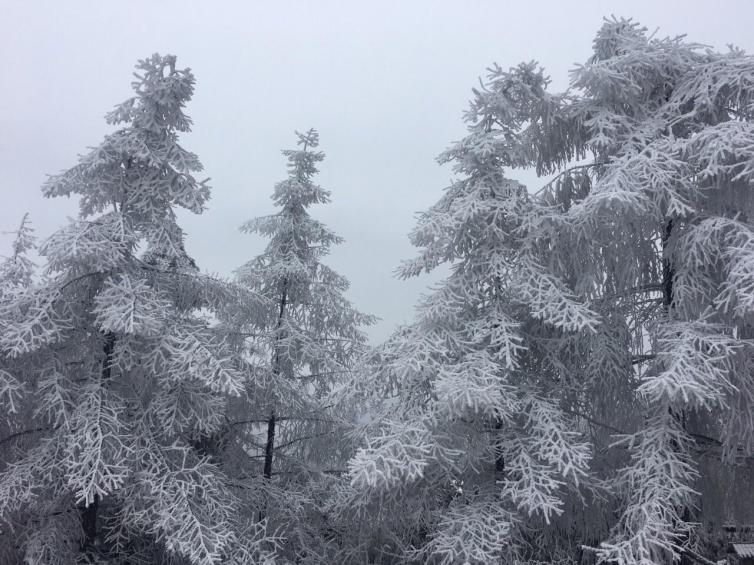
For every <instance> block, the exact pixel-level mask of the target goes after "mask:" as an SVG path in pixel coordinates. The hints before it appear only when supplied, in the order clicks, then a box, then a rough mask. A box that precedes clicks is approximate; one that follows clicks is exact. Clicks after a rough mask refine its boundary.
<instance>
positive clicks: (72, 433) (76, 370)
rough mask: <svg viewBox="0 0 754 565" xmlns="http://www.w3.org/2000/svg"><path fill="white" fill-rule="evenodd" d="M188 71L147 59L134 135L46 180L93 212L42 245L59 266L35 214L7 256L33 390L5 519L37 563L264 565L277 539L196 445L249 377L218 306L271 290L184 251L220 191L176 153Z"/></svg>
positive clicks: (1, 352)
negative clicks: (231, 280) (247, 286)
mask: <svg viewBox="0 0 754 565" xmlns="http://www.w3.org/2000/svg"><path fill="white" fill-rule="evenodd" d="M175 64H176V60H175V57H172V56H165V57H163V56H160V55H153V56H152V57H150V58H148V59H145V60H143V61H140V62H139V65H138V70H139V73H138V74H136V80H135V81H134V83H133V88H134V92H135V94H136V95H135V96H134V97H133V98H131V99H130V100H128V101H126V102H125V103H124V104H121V105H119V106H118V107H117V108H116V109H115V110H114V111H113V112H111V113H110V114H109V115H108V121H109V122H110V123H112V124H122V128H121V129H118V130H117V131H115V132H114V133H112V134H110V135H107V136H106V137H105V140H104V141H103V142H102V143H101V144H100V145H99V146H98V147H96V148H94V149H92V150H91V151H90V152H89V153H87V154H86V155H84V156H82V157H81V158H80V160H79V164H78V165H76V166H74V167H73V168H71V169H69V170H67V171H64V172H62V173H60V174H58V175H56V176H53V177H51V178H50V180H49V181H48V182H47V183H46V185H45V187H44V193H45V195H46V196H50V197H56V196H61V195H66V196H68V195H77V196H78V198H79V204H80V210H81V213H80V217H79V219H77V220H72V221H71V222H70V223H69V224H68V225H67V226H66V227H64V228H62V229H60V230H58V231H57V232H55V233H54V234H53V235H52V236H51V237H50V238H48V239H47V240H46V241H45V242H43V243H42V245H41V247H40V252H41V255H42V256H43V258H44V260H45V268H44V276H43V277H42V278H41V279H39V280H37V281H31V279H30V276H29V274H28V270H29V266H28V264H27V263H26V262H25V261H24V260H23V258H22V256H23V252H24V251H26V250H27V249H28V248H29V246H30V243H29V241H30V240H29V234H28V230H27V229H26V224H23V225H22V229H21V231H20V232H19V238H18V240H17V243H16V245H15V247H14V255H13V257H12V258H11V260H10V261H9V263H6V264H5V265H4V266H3V271H2V274H3V285H4V286H3V293H2V305H1V309H0V324H1V325H2V329H3V331H2V338H1V339H0V376H2V381H1V383H0V386H1V387H2V388H0V392H1V393H2V398H3V399H4V400H7V401H8V402H9V403H11V404H12V403H13V402H14V400H15V396H14V395H15V394H16V393H17V390H16V389H15V388H14V385H13V383H14V382H16V381H18V382H23V385H24V387H27V388H28V389H29V391H30V392H29V394H30V395H31V397H32V399H31V400H30V401H29V403H28V404H27V405H26V406H25V407H24V408H25V412H24V413H23V414H21V415H20V416H19V418H18V421H17V422H15V423H14V424H13V425H14V426H15V430H17V431H15V433H16V438H23V439H25V440H26V441H27V442H28V448H27V449H26V450H24V451H22V452H18V453H17V452H15V451H14V452H13V454H14V455H12V456H11V457H10V459H8V460H6V461H5V464H4V466H3V468H2V470H0V492H1V493H2V495H3V496H2V503H1V506H0V515H2V518H3V520H4V522H5V523H6V524H8V526H9V527H12V528H13V529H12V531H13V532H14V534H13V535H14V536H15V537H16V539H17V540H20V543H19V544H17V546H16V550H17V551H18V552H19V553H18V555H17V556H16V557H14V558H13V559H14V560H15V559H18V560H19V561H20V560H22V559H23V560H25V562H27V563H29V564H30V565H35V564H38V563H39V564H41V563H53V562H60V563H62V562H66V563H67V562H71V561H70V555H74V556H75V555H76V554H77V553H78V554H80V555H81V556H83V557H85V558H87V559H94V560H98V562H104V561H101V560H108V561H107V562H109V563H152V562H154V560H155V559H160V557H159V556H160V555H161V554H163V553H165V555H173V556H174V557H175V558H176V559H184V560H186V561H188V562H190V563H192V564H204V565H211V564H213V563H219V562H221V561H223V562H229V561H228V560H231V559H232V556H233V555H237V554H238V553H239V552H240V551H243V550H241V549H239V548H246V550H245V551H247V553H248V555H247V557H248V559H245V560H244V559H238V560H237V562H244V563H250V562H258V561H251V560H250V559H251V553H255V554H257V556H261V555H262V554H263V553H264V554H265V555H267V554H269V551H271V550H274V548H275V541H274V539H270V540H269V543H268V545H267V546H264V544H265V543H267V542H266V541H265V539H266V538H265V536H266V533H265V531H264V528H262V529H261V530H260V529H259V528H257V529H256V530H252V531H254V532H255V533H254V537H251V538H249V537H248V535H249V531H250V530H249V527H248V526H247V525H245V524H244V523H243V522H241V521H239V518H238V514H237V511H236V509H237V508H238V506H239V504H240V499H238V497H237V496H235V495H234V494H233V492H232V490H231V489H230V487H229V486H228V484H227V478H226V477H225V476H224V475H223V474H222V473H221V472H220V471H219V470H218V469H217V468H216V467H214V466H213V465H211V464H210V463H208V461H207V460H206V457H205V456H203V455H202V454H201V453H200V452H198V451H197V449H196V448H195V447H194V444H195V442H196V441H197V439H198V438H199V437H200V436H201V435H202V434H205V433H207V432H208V431H214V430H216V429H217V428H218V427H219V425H220V419H221V417H222V413H223V410H224V404H225V403H226V400H225V399H226V395H233V394H235V395H238V394H239V393H240V391H241V390H242V388H243V385H242V383H243V380H244V377H243V375H242V374H241V373H240V372H238V371H237V370H236V369H235V368H234V366H233V364H232V363H231V361H230V360H231V358H232V352H231V350H230V349H229V346H228V344H227V343H225V341H224V340H223V338H222V336H221V335H219V334H217V332H216V331H215V330H213V328H212V327H211V326H210V324H209V323H208V321H207V319H206V316H205V315H204V314H203V312H204V311H215V312H217V307H216V305H217V303H218V302H220V301H223V302H225V301H226V298H227V296H228V295H230V294H232V295H234V296H236V297H240V296H248V297H249V298H248V302H249V303H250V304H252V303H254V302H259V300H258V299H256V298H254V297H253V296H252V295H250V294H249V293H246V292H241V291H240V290H238V289H235V288H234V287H233V286H232V285H229V284H228V283H222V282H220V281H216V280H214V279H212V278H210V277H206V276H204V275H201V274H199V272H198V271H197V269H196V268H195V267H194V266H193V261H191V259H190V258H189V257H188V255H187V254H186V252H185V250H184V247H183V235H182V232H181V229H180V227H179V226H178V224H177V223H176V214H175V207H183V208H186V209H188V210H191V211H193V212H197V213H198V212H201V211H202V209H203V207H204V203H205V202H206V200H207V198H208V197H209V189H208V186H207V185H206V183H205V182H204V181H199V180H197V179H196V178H195V177H194V176H193V173H195V172H197V171H200V170H201V164H200V163H199V161H198V159H197V158H196V156H195V155H193V154H191V153H189V152H188V151H186V150H185V149H183V148H182V147H181V146H180V145H178V133H179V132H185V131H188V130H189V126H190V123H191V122H190V119H189V118H188V117H187V116H186V115H185V114H184V112H183V108H184V106H185V104H186V102H187V101H188V100H189V99H190V97H191V94H192V92H193V88H194V78H193V75H192V74H191V72H190V71H189V70H188V69H184V70H181V69H176V65H175ZM6 285H12V286H14V290H12V291H6V288H7V286H6ZM15 287H20V289H19V288H15ZM17 368H21V370H20V372H16V373H14V369H17ZM11 379H15V380H11ZM21 427H23V428H25V429H18V428H21ZM11 431H14V428H12V429H11ZM11 441H15V439H14V440H11ZM61 516H65V517H66V518H65V520H63V519H62V518H60V517H61ZM9 533H10V531H9V532H8V533H6V532H5V531H4V532H3V535H5V536H7V535H9ZM255 544H256V545H257V547H256V549H254V548H253V547H252V546H254V545H255ZM260 544H262V545H260ZM249 552H251V553H249Z"/></svg>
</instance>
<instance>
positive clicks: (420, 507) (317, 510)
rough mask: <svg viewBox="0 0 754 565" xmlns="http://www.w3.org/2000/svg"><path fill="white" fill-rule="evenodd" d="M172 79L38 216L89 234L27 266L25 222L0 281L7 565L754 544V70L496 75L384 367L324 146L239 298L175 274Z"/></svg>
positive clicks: (200, 188)
mask: <svg viewBox="0 0 754 565" xmlns="http://www.w3.org/2000/svg"><path fill="white" fill-rule="evenodd" d="M184 63H186V62H185V61H182V60H181V61H179V60H178V59H177V58H176V57H175V56H173V55H166V54H162V55H161V54H154V55H151V56H149V57H147V58H145V59H143V60H140V61H138V63H137V65H136V72H135V74H134V75H133V76H134V79H133V82H132V85H131V86H132V89H133V96H132V97H131V98H129V99H128V100H126V101H125V102H123V103H121V104H119V105H117V106H115V108H114V109H113V110H112V111H110V112H109V113H108V114H107V115H106V120H107V123H108V124H110V125H111V126H112V133H110V134H108V135H106V136H105V137H104V139H103V140H101V141H100V142H99V144H98V145H96V146H94V147H91V148H89V149H86V150H85V152H84V153H83V154H82V155H81V156H80V158H79V160H78V162H77V163H75V164H72V166H71V167H70V168H68V169H67V170H64V171H62V172H60V173H57V174H54V175H53V176H50V177H49V180H48V181H47V182H46V183H45V184H44V186H43V187H42V192H43V194H44V196H45V197H48V198H61V197H71V198H73V199H75V201H76V202H78V206H79V215H78V217H77V218H75V219H69V220H68V221H65V219H64V218H61V225H62V227H60V228H59V229H57V230H56V231H55V232H54V233H53V234H52V235H51V236H49V237H47V238H44V239H40V238H38V237H36V236H35V230H34V223H33V220H34V218H33V216H32V217H29V216H24V217H23V219H20V225H19V226H18V227H17V230H16V232H15V240H14V243H13V245H12V248H11V249H6V250H2V252H3V258H2V259H0V404H1V405H2V408H0V416H2V417H0V565H4V564H8V565H13V564H16V563H19V564H21V563H24V564H27V565H43V564H44V565H73V564H83V563H88V564H108V565H121V564H122V565H126V564H134V565H147V564H166V565H219V564H228V565H251V564H259V565H272V564H306V565H337V564H342V565H348V564H353V565H361V564H363V565H378V564H379V565H398V564H420V563H427V564H431V565H490V564H503V563H505V564H519V565H539V564H545V563H547V564H559V565H567V564H574V565H575V564H585V565H586V564H599V563H606V564H616V565H662V564H670V563H682V564H690V563H700V564H704V565H710V564H714V563H717V562H718V561H720V560H724V559H726V557H728V553H729V551H730V543H731V542H736V543H738V542H749V543H754V530H752V528H754V196H753V191H754V57H752V56H751V55H747V54H746V53H745V52H743V51H742V50H740V49H737V48H734V47H731V48H729V50H727V51H725V52H719V51H716V50H713V49H712V48H709V47H706V46H703V45H699V44H696V43H693V42H691V41H689V40H688V39H687V38H685V37H683V36H681V37H659V36H658V35H657V34H654V33H649V32H648V30H647V29H646V28H644V27H642V26H641V25H639V24H638V23H635V22H634V21H632V20H627V19H619V18H610V19H606V20H604V23H603V25H602V27H601V28H600V29H599V30H598V31H597V33H596V35H595V37H594V39H593V41H592V55H591V56H590V57H589V58H588V59H587V60H586V61H585V62H584V63H583V64H581V65H578V66H576V67H575V68H573V70H572V71H571V74H570V86H569V87H568V88H567V89H566V90H565V91H563V92H558V91H552V90H551V86H550V84H551V80H550V78H549V76H548V75H547V74H546V71H545V70H544V69H543V68H541V67H540V66H539V64H538V63H536V62H525V63H521V64H518V65H516V66H512V67H507V65H506V66H505V67H504V66H500V65H498V64H493V65H492V66H491V67H489V68H488V69H487V72H486V74H485V75H484V76H483V77H482V79H481V80H480V83H479V84H478V85H477V86H476V87H474V88H473V89H471V101H470V103H469V106H468V108H467V110H466V111H465V113H463V122H464V125H465V128H466V130H465V131H466V133H465V136H464V137H463V138H462V139H460V140H459V141H456V142H453V143H449V147H448V149H447V150H446V151H445V152H443V153H442V154H441V155H439V157H438V161H439V162H440V163H444V164H448V165H449V166H450V167H452V171H453V179H452V181H451V182H450V184H449V186H447V187H444V188H442V187H438V190H437V198H436V203H435V204H433V205H432V206H431V207H430V208H429V209H427V210H426V211H424V212H422V213H421V214H420V215H418V216H417V219H416V224H415V227H414V229H413V231H411V233H410V234H409V238H410V241H411V243H412V244H413V245H414V246H415V248H416V253H415V255H414V257H413V258H409V259H405V258H401V257H396V259H395V261H396V265H397V271H396V273H397V276H398V277H400V278H402V279H408V278H412V277H417V276H420V275H422V274H424V273H430V272H437V271H441V272H443V273H447V276H444V278H442V280H441V281H440V282H439V283H438V284H436V285H435V286H434V287H433V288H432V290H431V292H429V293H428V294H426V295H425V296H424V297H423V298H422V299H421V301H420V302H419V303H418V304H417V305H416V309H415V312H414V314H413V321H411V322H410V323H408V324H405V325H401V326H399V327H396V328H395V329H394V331H393V332H392V334H391V335H390V337H389V338H388V339H386V340H385V341H384V342H382V343H379V344H375V343H371V342H370V340H369V339H368V337H367V333H366V330H367V329H368V328H369V326H370V325H372V324H373V323H375V321H376V318H375V317H374V316H372V315H371V314H369V313H363V312H361V311H360V310H359V308H357V306H356V305H355V304H353V303H352V302H351V301H350V300H349V299H348V297H347V292H348V289H349V281H348V276H347V275H348V273H340V272H336V271H335V270H334V269H332V268H330V267H328V266H327V256H328V253H330V251H331V250H332V249H333V248H334V246H338V245H347V243H345V242H344V241H343V240H342V238H341V237H339V236H338V235H337V234H336V233H334V232H333V231H331V230H330V229H329V228H328V226H327V225H325V224H324V223H323V222H321V221H318V220H317V219H316V215H317V213H316V209H317V206H321V205H327V203H328V202H330V199H331V197H333V198H337V190H335V191H334V194H331V192H330V189H329V188H326V187H322V186H320V185H319V184H318V180H317V174H318V170H319V167H320V164H321V163H322V161H323V159H324V158H325V153H324V152H323V150H322V149H323V147H324V146H326V143H323V145H320V133H319V132H318V131H317V130H315V129H302V130H301V131H300V132H296V133H295V135H292V136H291V143H290V146H289V148H287V149H284V150H283V152H282V155H283V158H282V159H281V163H280V168H281V178H282V180H281V181H280V182H278V183H277V184H275V185H274V186H272V187H269V189H270V192H271V198H272V204H273V205H274V213H272V214H271V215H263V216H258V217H254V218H251V219H249V220H248V222H246V223H245V224H243V225H242V226H240V229H241V230H242V231H244V232H247V233H248V234H250V235H249V237H250V238H253V237H257V238H262V239H263V240H264V241H265V242H266V247H265V248H264V251H263V252H262V253H261V254H259V255H257V256H252V257H238V261H237V265H238V267H237V269H236V271H235V274H234V276H233V277H230V278H224V277H221V276H216V275H210V274H207V273H206V272H205V271H203V270H202V266H201V265H198V264H197V262H196V261H195V260H194V258H193V257H192V256H191V255H190V254H189V253H188V252H187V249H186V245H185V236H186V234H185V232H184V230H183V229H182V227H181V225H179V224H180V222H179V217H178V215H177V211H178V210H179V209H184V210H187V211H190V212H192V213H194V214H201V213H202V212H203V211H204V210H205V209H206V207H207V202H208V199H209V197H210V194H211V187H210V186H209V183H208V182H207V181H205V180H202V179H203V167H202V163H201V162H200V157H199V156H198V155H196V154H194V153H192V152H191V151H190V150H188V149H185V148H184V147H183V146H182V145H181V144H180V141H181V139H180V138H181V135H182V134H185V133H187V132H189V131H190V130H191V129H192V127H193V123H192V120H191V118H190V117H189V115H188V114H187V113H186V111H187V110H188V109H189V108H188V106H189V103H190V100H191V98H192V95H193V93H194V89H195V87H196V86H197V83H196V80H195V77H194V75H193V73H192V72H191V70H190V69H189V68H186V67H183V66H182V65H183V64H184ZM507 63H508V64H510V62H507ZM128 70H129V69H123V76H124V78H127V73H128ZM202 86H203V87H204V88H212V85H209V84H208V85H202ZM93 111H95V112H96V111H99V109H94V110H93ZM215 125H216V126H217V127H223V126H222V124H215ZM302 126H303V127H308V124H303V125H302ZM197 127H200V125H199V124H197ZM326 133H327V132H324V131H323V132H322V134H323V142H326ZM92 142H93V143H96V140H92ZM331 166H333V167H337V163H331ZM522 170H530V171H532V170H533V171H536V174H537V176H538V177H539V178H540V179H541V182H540V184H538V185H537V186H525V185H524V184H522V183H521V182H519V181H517V180H514V178H512V177H514V176H515V173H516V172H517V171H522ZM355 182H357V179H356V181H355ZM335 188H336V187H333V189H335ZM363 221H368V218H364V219H363ZM3 228H6V226H3ZM221 244H222V242H218V245H221ZM362 251H363V252H364V253H369V250H362Z"/></svg>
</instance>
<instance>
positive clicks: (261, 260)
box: [232, 129, 374, 559]
mask: <svg viewBox="0 0 754 565" xmlns="http://www.w3.org/2000/svg"><path fill="white" fill-rule="evenodd" d="M296 135H297V137H298V145H299V148H297V149H291V150H285V151H283V155H285V156H286V157H287V159H288V178H286V179H285V180H283V181H281V182H279V183H278V184H276V185H275V190H274V192H273V194H272V200H273V202H274V203H275V205H276V206H277V207H279V209H280V210H279V212H277V213H276V214H273V215H270V216H263V217H260V218H256V219H254V220H251V221H249V222H247V223H246V224H244V225H243V227H242V228H241V229H242V230H243V231H246V232H249V233H258V234H260V235H263V236H265V237H268V238H269V240H270V241H269V243H268V244H267V247H266V248H265V250H264V252H263V253H262V254H261V255H259V256H257V257H255V258H254V259H252V260H251V261H249V262H248V263H246V264H245V265H243V266H242V267H241V268H240V269H239V270H238V281H239V282H240V283H241V284H242V285H244V286H245V287H247V288H248V289H250V290H251V291H252V292H253V293H255V294H256V295H259V296H261V297H263V298H264V299H266V300H267V301H268V303H269V304H271V305H272V307H271V308H270V309H269V310H268V311H267V313H266V315H265V316H263V317H262V318H259V317H252V318H244V317H243V316H240V317H236V318H235V320H234V321H233V322H232V323H233V324H235V333H236V335H238V332H240V334H241V336H242V337H243V338H244V345H245V349H244V351H246V352H247V353H248V355H247V363H249V365H250V368H249V371H248V372H249V374H250V375H251V378H250V380H249V384H248V389H249V403H248V404H247V405H244V406H242V407H240V408H239V409H236V410H235V413H236V414H238V415H239V420H240V421H238V420H237V421H236V422H234V423H233V426H234V428H235V429H236V430H237V431H238V432H239V434H240V437H241V438H242V440H241V441H242V444H244V445H245V446H247V448H248V449H247V451H249V452H252V453H254V452H256V453H257V454H258V455H259V456H260V458H261V462H260V463H261V465H260V468H258V469H257V473H258V475H257V476H259V475H261V477H262V479H263V480H262V481H261V483H260V481H257V484H259V485H260V488H261V489H262V490H263V491H264V495H263V497H262V498H261V499H259V505H260V507H261V511H260V513H261V514H262V515H264V516H269V517H270V519H271V520H273V522H274V523H277V524H279V525H280V526H281V527H282V528H283V530H282V532H281V534H282V535H284V536H285V537H286V538H287V542H286V546H287V547H289V548H291V550H292V551H293V550H295V551H296V552H297V553H298V554H299V555H300V556H301V557H303V556H304V555H308V558H309V559H313V558H314V557H313V553H312V552H315V551H319V550H318V549H315V548H310V546H312V545H320V544H321V543H322V540H321V539H319V536H320V535H321V532H318V531H317V530H316V528H318V527H320V524H321V522H322V520H323V519H325V517H324V516H323V514H322V511H321V510H318V509H317V506H319V505H321V503H315V497H316V496H317V493H321V492H322V487H321V486H318V485H317V483H321V482H322V481H323V480H325V479H326V476H327V475H332V474H334V475H338V474H340V473H341V471H342V468H343V466H344V464H345V461H346V460H347V456H348V455H347V454H346V453H344V451H343V449H344V445H346V444H345V443H344V441H343V438H342V437H341V438H339V437H338V436H337V434H338V433H342V432H343V430H344V429H345V426H348V425H349V417H350V416H351V415H350V414H345V413H344V412H343V410H344V407H343V406H342V405H341V404H339V403H338V402H337V400H336V399H335V397H334V396H333V393H334V392H335V391H336V389H337V388H338V387H339V385H340V384H341V383H343V382H344V381H345V380H346V379H347V378H348V376H349V374H350V373H351V370H352V367H353V364H354V362H355V360H356V357H357V355H358V354H360V353H361V351H362V350H363V348H364V347H365V343H366V336H365V334H364V333H363V332H362V330H361V328H362V327H363V326H366V325H369V324H371V323H373V320H374V318H373V317H372V316H368V315H364V314H361V313H360V312H358V311H357V310H356V309H355V308H354V307H353V306H352V305H351V303H350V302H349V301H348V299H347V298H346V297H345V296H344V293H345V291H346V290H347V289H348V286H349V284H348V281H347V280H346V279H345V278H344V277H343V276H341V275H339V274H338V273H336V272H335V271H333V270H332V269H330V268H329V267H327V266H326V265H324V264H323V263H322V258H323V257H325V256H326V255H327V254H328V253H329V251H330V248H331V246H332V245H336V244H339V243H341V242H342V239H341V238H340V237H338V236H337V235H335V234H334V233H333V232H332V231H330V230H329V229H328V228H327V227H326V226H324V225H323V224H322V223H321V222H319V221H317V220H315V219H313V218H312V217H311V216H310V215H309V213H308V208H309V207H310V206H312V205H314V204H324V203H327V202H329V201H330V192H329V191H328V190H325V189H324V188H322V187H320V186H318V185H317V184H315V182H314V176H315V175H316V174H317V172H318V171H317V165H318V163H320V162H321V161H322V160H323V159H324V154H323V153H322V152H321V151H317V147H318V145H319V135H318V134H317V132H316V131H315V130H313V129H312V130H309V131H307V132H306V133H304V134H300V133H297V134H296ZM323 527H324V526H323Z"/></svg>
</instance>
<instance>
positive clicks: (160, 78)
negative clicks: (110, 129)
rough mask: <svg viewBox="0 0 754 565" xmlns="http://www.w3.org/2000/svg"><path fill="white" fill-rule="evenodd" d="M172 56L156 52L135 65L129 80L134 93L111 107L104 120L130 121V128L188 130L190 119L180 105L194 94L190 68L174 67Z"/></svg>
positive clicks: (157, 131)
mask: <svg viewBox="0 0 754 565" xmlns="http://www.w3.org/2000/svg"><path fill="white" fill-rule="evenodd" d="M175 63H176V57H175V56H174V55H165V56H162V55H159V54H158V53H155V54H154V55H152V56H151V57H148V58H146V59H142V60H140V61H139V62H138V63H137V64H136V68H137V69H138V71H139V72H136V73H134V76H135V77H136V79H137V80H135V81H133V82H132V83H131V87H132V88H133V90H134V92H135V93H136V96H134V97H133V98H129V99H128V100H126V101H125V102H123V103H122V104H119V105H117V106H116V107H115V109H114V110H113V111H112V112H109V113H108V114H107V116H106V119H107V121H108V123H111V124H118V123H121V122H133V125H134V127H136V128H143V129H146V130H150V131H153V132H155V133H159V132H160V131H162V130H168V131H169V130H172V129H175V130H177V131H190V129H191V119H190V118H189V117H188V116H186V115H185V114H184V113H183V107H184V106H185V104H186V102H188V101H189V100H190V99H191V96H192V95H193V93H194V83H195V79H194V75H193V74H192V73H191V69H188V68H186V69H176V68H175Z"/></svg>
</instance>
